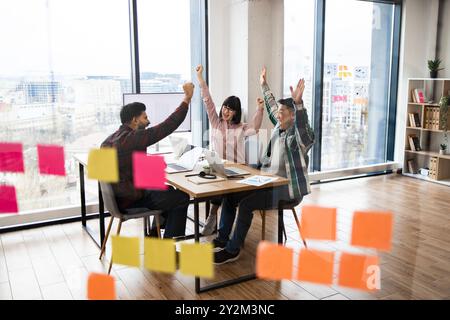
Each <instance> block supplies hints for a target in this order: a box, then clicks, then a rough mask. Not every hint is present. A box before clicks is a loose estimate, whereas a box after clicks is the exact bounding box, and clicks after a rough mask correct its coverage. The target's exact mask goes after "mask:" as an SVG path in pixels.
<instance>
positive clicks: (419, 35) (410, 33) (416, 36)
mask: <svg viewBox="0 0 450 320" xmlns="http://www.w3.org/2000/svg"><path fill="white" fill-rule="evenodd" d="M438 7H439V0H427V1H423V0H405V1H404V2H403V13H402V32H401V39H402V40H401V46H400V69H399V83H398V97H397V124H396V134H395V161H397V162H399V163H400V166H402V164H403V157H404V153H403V150H404V136H405V129H406V120H405V119H406V107H407V98H408V78H428V77H429V72H428V67H427V60H429V59H434V58H435V54H436V33H437V21H438Z"/></svg>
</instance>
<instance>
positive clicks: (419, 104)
mask: <svg viewBox="0 0 450 320" xmlns="http://www.w3.org/2000/svg"><path fill="white" fill-rule="evenodd" d="M408 104H411V105H413V106H422V107H423V106H429V107H440V105H439V103H418V102H408Z"/></svg>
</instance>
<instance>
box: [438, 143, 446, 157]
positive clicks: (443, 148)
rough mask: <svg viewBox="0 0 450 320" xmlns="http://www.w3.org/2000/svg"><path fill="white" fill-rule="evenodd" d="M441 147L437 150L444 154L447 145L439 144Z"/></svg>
mask: <svg viewBox="0 0 450 320" xmlns="http://www.w3.org/2000/svg"><path fill="white" fill-rule="evenodd" d="M440 147H441V149H440V150H439V154H442V155H444V154H445V151H446V150H447V145H446V144H445V143H441V144H440Z"/></svg>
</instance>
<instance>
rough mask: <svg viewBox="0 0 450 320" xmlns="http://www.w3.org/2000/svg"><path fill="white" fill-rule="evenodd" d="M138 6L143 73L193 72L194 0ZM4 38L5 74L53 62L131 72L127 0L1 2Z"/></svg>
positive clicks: (44, 68) (70, 68)
mask: <svg viewBox="0 0 450 320" xmlns="http://www.w3.org/2000/svg"><path fill="white" fill-rule="evenodd" d="M138 10H139V13H138V14H139V15H138V23H139V32H140V35H139V38H140V58H141V71H154V72H161V73H180V70H182V72H183V73H185V74H189V72H190V70H189V69H190V52H189V39H190V28H189V22H190V21H189V19H190V17H189V0H163V1H162V0H158V1H156V0H150V1H149V0H141V1H138ZM11 30H13V32H11ZM0 41H1V43H2V46H1V47H2V50H1V51H0V73H1V74H2V75H18V74H20V73H28V74H30V73H31V74H33V73H36V74H39V73H48V70H49V66H51V68H52V69H53V70H54V71H55V72H56V73H62V74H82V75H86V74H89V75H125V76H129V74H130V48H129V46H130V44H129V21H128V0H14V1H1V2H0ZM49 51H50V52H51V55H49V54H48V52H49Z"/></svg>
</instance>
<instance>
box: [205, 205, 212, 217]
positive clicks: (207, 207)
mask: <svg viewBox="0 0 450 320" xmlns="http://www.w3.org/2000/svg"><path fill="white" fill-rule="evenodd" d="M210 204H211V202H210V201H209V200H207V201H206V203H205V221H206V220H207V219H208V217H209V210H210Z"/></svg>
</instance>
